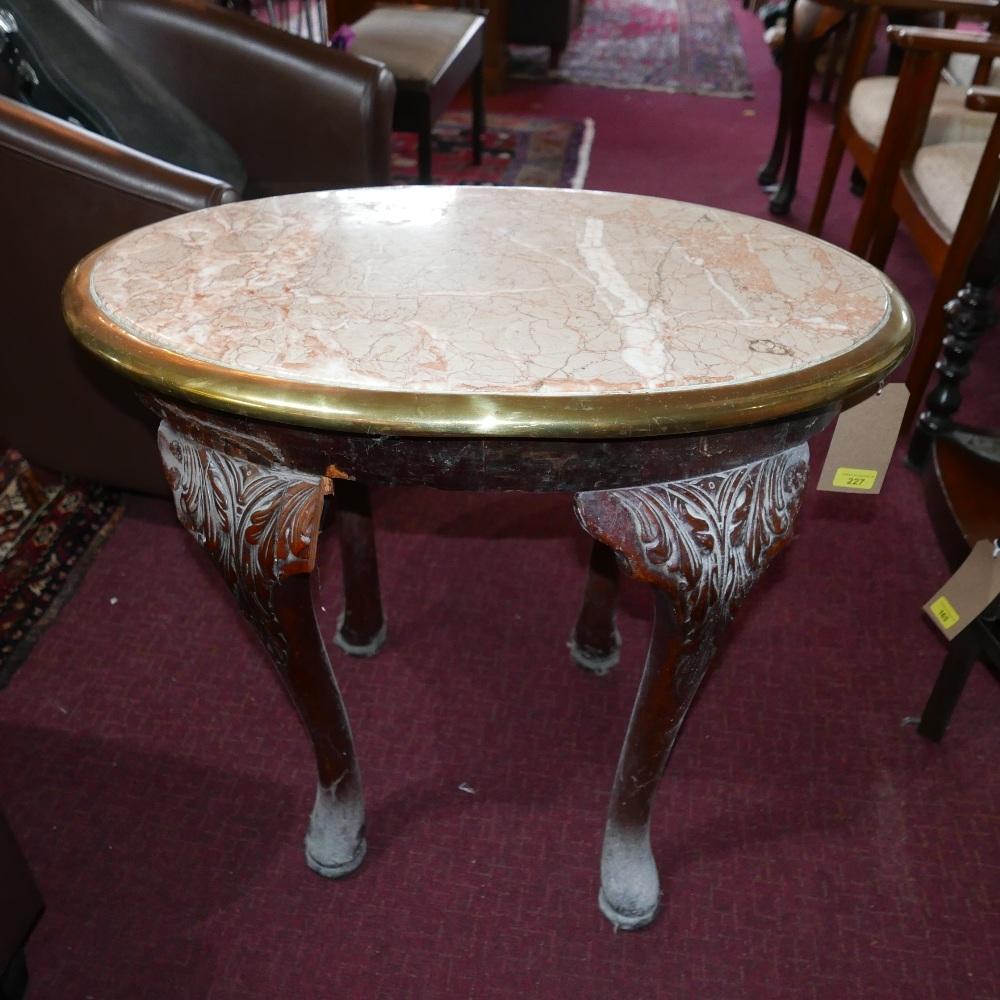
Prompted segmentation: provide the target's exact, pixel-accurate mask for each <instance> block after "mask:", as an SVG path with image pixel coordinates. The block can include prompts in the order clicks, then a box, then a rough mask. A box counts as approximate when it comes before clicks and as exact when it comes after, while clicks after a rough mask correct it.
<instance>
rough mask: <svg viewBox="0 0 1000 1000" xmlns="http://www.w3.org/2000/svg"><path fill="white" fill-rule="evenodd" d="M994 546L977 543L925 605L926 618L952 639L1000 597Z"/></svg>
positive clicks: (998, 559) (998, 558)
mask: <svg viewBox="0 0 1000 1000" xmlns="http://www.w3.org/2000/svg"><path fill="white" fill-rule="evenodd" d="M995 551H996V545H995V544H994V543H993V542H992V541H989V540H986V539H984V540H983V541H981V542H976V544H975V545H974V546H973V549H972V551H971V552H970V553H969V556H968V558H967V559H966V560H965V562H964V563H962V565H961V566H959V567H958V570H957V571H956V572H955V575H954V576H953V577H952V578H951V579H950V580H949V581H948V582H947V583H946V584H945V585H944V586H943V587H942V588H941V589H940V590H938V592H937V593H936V594H935V595H934V596H933V597H932V598H931V599H930V600H929V601H928V602H927V603H926V604H925V605H924V611H925V612H926V613H927V615H928V617H929V618H930V620H931V621H932V622H934V624H935V625H937V627H938V628H939V629H941V631H942V632H943V633H944V635H945V637H946V638H948V639H954V638H955V636H956V635H958V633H959V632H961V631H962V629H964V628H965V627H966V625H969V624H970V623H971V622H974V621H975V620H976V619H977V618H978V617H979V616H980V615H981V614H982V613H983V612H984V611H985V610H986V608H987V607H989V605H990V604H991V603H992V602H993V601H994V600H995V599H996V597H997V595H1000V555H994V552H995Z"/></svg>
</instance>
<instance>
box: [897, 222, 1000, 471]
mask: <svg viewBox="0 0 1000 1000" xmlns="http://www.w3.org/2000/svg"><path fill="white" fill-rule="evenodd" d="M998 284H1000V203H998V204H997V206H996V207H994V209H993V211H992V212H991V214H990V220H989V222H988V223H987V227H986V234H985V235H984V237H983V239H982V242H981V243H980V244H979V246H978V247H977V248H976V251H975V253H973V255H972V259H971V260H970V261H969V269H968V271H967V272H966V283H965V286H964V287H963V288H962V290H961V291H960V292H959V293H958V295H957V296H956V297H955V298H954V299H952V300H951V301H950V302H949V303H948V304H947V305H946V306H945V310H944V311H945V315H946V316H947V320H946V322H947V330H948V334H947V336H946V337H945V339H944V349H943V352H942V356H941V360H940V361H939V362H938V363H937V366H936V367H937V372H938V384H937V386H935V388H934V389H933V390H932V391H931V393H930V395H929V396H928V397H927V405H926V409H924V410H923V411H922V412H921V414H920V419H919V421H918V422H917V426H916V427H915V429H914V432H913V440H912V441H911V442H910V449H909V452H908V453H907V456H906V457H907V461H908V462H909V463H910V464H911V465H912V466H914V467H915V468H917V469H922V468H923V467H924V466H925V465H926V464H927V459H928V457H929V456H930V447H931V442H932V441H933V440H934V438H936V437H939V436H941V435H943V434H948V433H950V432H951V431H952V430H953V429H954V427H955V422H954V419H953V418H954V416H955V413H956V412H957V411H958V408H959V406H960V405H961V403H962V390H961V387H962V382H963V381H964V380H965V378H966V376H967V375H968V374H969V369H970V367H971V365H972V359H973V357H974V356H975V353H976V348H977V345H978V341H979V338H980V337H981V336H982V335H983V334H984V333H985V332H986V331H987V330H989V329H991V328H992V327H993V326H995V325H996V322H997V319H998V314H997V310H996V305H995V291H996V287H997V285H998Z"/></svg>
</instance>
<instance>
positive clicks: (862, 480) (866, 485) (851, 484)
mask: <svg viewBox="0 0 1000 1000" xmlns="http://www.w3.org/2000/svg"><path fill="white" fill-rule="evenodd" d="M876 479H878V470H877V469H847V468H844V467H843V466H841V467H840V468H839V469H837V471H836V472H835V473H834V475H833V485H834V486H845V487H847V488H849V489H852V490H870V489H871V488H872V487H873V486H874V485H875V480H876Z"/></svg>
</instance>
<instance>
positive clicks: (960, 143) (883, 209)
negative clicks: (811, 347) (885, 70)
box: [851, 28, 1000, 422]
mask: <svg viewBox="0 0 1000 1000" xmlns="http://www.w3.org/2000/svg"><path fill="white" fill-rule="evenodd" d="M890 35H891V37H892V40H893V42H894V43H895V44H897V45H899V46H900V47H901V48H902V49H903V50H904V52H905V53H906V54H905V57H904V59H903V66H902V69H901V71H900V77H899V91H898V96H897V98H896V99H895V100H894V101H893V104H892V108H891V111H890V114H889V118H888V121H887V122H886V126H885V134H884V136H883V139H882V142H881V144H880V146H879V148H878V151H877V153H876V155H875V157H874V159H873V162H872V169H871V174H870V178H869V184H868V189H867V190H866V192H865V199H864V202H863V203H862V206H861V212H860V213H859V216H858V221H857V224H856V226H855V230H854V235H853V237H852V240H851V247H852V249H853V250H854V251H855V252H856V253H861V254H863V255H865V256H866V257H867V258H868V260H870V261H871V262H872V263H873V264H875V265H876V266H877V267H884V265H885V262H886V258H887V256H888V253H889V249H890V247H891V245H892V242H893V237H894V236H895V232H896V227H897V225H898V224H899V223H900V222H902V224H903V226H904V227H905V228H906V230H907V231H908V232H909V234H910V235H911V237H912V238H913V241H914V242H915V244H916V246H917V249H918V250H919V251H920V253H921V256H922V257H923V258H924V260H925V261H926V262H927V265H928V267H929V268H930V270H931V272H932V273H933V274H934V276H935V278H936V285H935V290H934V296H933V298H932V300H931V304H930V306H929V308H928V312H927V316H926V318H925V319H924V322H923V326H922V327H921V331H920V336H919V338H918V340H917V346H916V349H915V351H914V354H913V359H912V361H911V364H910V370H909V373H908V375H907V379H906V384H907V386H908V387H909V389H910V405H909V409H908V411H907V413H908V421H907V422H909V419H912V417H913V415H914V414H915V413H916V412H917V410H918V407H919V404H920V401H921V399H922V397H923V394H924V391H925V390H926V388H927V383H928V381H929V379H930V374H931V372H932V370H933V368H934V363H935V360H936V358H937V355H938V351H939V349H940V346H941V340H942V338H943V336H944V306H945V303H946V302H948V301H949V300H950V299H951V298H953V297H954V295H955V293H956V292H957V291H958V288H959V284H960V282H961V280H962V277H963V275H964V274H965V271H966V268H967V267H968V264H969V260H970V258H971V256H972V253H973V251H974V250H975V248H976V247H977V246H978V245H979V243H980V241H981V240H982V238H983V234H984V233H985V231H986V225H987V222H988V220H989V216H990V211H991V209H992V207H993V204H994V202H995V201H996V198H997V190H998V187H1000V119H998V112H1000V89H996V88H990V87H972V88H971V89H969V91H968V95H967V96H966V97H965V99H964V102H963V103H964V109H963V110H964V111H965V113H966V114H967V115H969V116H978V118H979V119H980V120H981V121H982V122H983V134H982V135H981V137H980V138H978V139H968V138H965V137H964V136H963V137H961V138H959V139H958V140H957V141H953V142H939V143H936V144H934V145H928V144H927V143H926V142H923V141H922V140H923V137H924V134H925V131H926V130H927V129H928V128H930V124H931V121H932V113H931V112H930V111H929V109H930V107H931V105H932V101H933V98H934V95H935V91H936V90H937V89H939V86H940V85H939V84H938V78H939V75H940V72H941V67H942V65H943V64H944V62H945V60H946V59H947V58H948V56H949V55H950V54H952V53H955V52H959V53H967V54H972V55H975V56H977V57H979V59H980V64H981V66H983V65H984V64H985V68H986V69H987V71H988V70H990V69H991V66H990V62H991V60H993V59H994V58H997V57H1000V35H985V34H979V33H974V32H966V31H947V30H935V29H928V28H891V29H890ZM984 75H985V74H984Z"/></svg>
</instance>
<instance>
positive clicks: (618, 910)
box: [576, 444, 809, 929]
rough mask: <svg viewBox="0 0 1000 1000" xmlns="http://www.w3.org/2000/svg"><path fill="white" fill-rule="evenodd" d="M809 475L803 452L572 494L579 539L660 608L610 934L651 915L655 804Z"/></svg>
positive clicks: (617, 821)
mask: <svg viewBox="0 0 1000 1000" xmlns="http://www.w3.org/2000/svg"><path fill="white" fill-rule="evenodd" d="M808 465H809V449H808V446H807V445H804V444H803V445H799V446H797V447H795V448H792V449H790V450H788V451H785V452H781V453H780V454H778V455H775V456H773V457H771V458H766V459H763V460H761V461H757V462H752V463H750V464H748V465H743V466H740V467H738V468H735V469H730V470H728V471H725V472H720V473H717V474H714V475H707V476H700V477H697V478H694V479H686V480H681V481H678V482H673V483H664V484H661V485H655V486H640V487H634V488H630V489H617V490H603V491H600V492H590V493H579V494H577V498H576V512H577V517H578V518H579V520H580V523H581V524H582V525H583V527H584V529H585V530H586V531H588V532H589V533H590V534H591V535H593V536H594V537H595V538H597V539H598V540H599V541H601V542H603V543H604V544H605V545H608V546H610V547H611V548H613V549H615V550H616V551H617V552H619V553H620V554H621V556H622V557H623V560H624V564H625V566H626V567H627V569H628V572H629V573H630V575H632V576H633V577H635V578H636V579H639V580H643V581H645V582H647V583H650V584H651V585H652V586H653V588H654V594H655V599H656V613H655V618H654V622H653V634H652V638H651V640H650V644H649V651H648V654H647V657H646V666H645V669H644V671H643V675H642V680H641V682H640V684H639V691H638V694H637V695H636V700H635V707H634V708H633V710H632V718H631V720H630V722H629V726H628V732H627V733H626V736H625V742H624V745H623V747H622V752H621V757H620V759H619V762H618V770H617V772H616V774H615V780H614V785H613V788H612V792H611V803H610V806H609V809H608V821H607V827H606V829H605V834H604V847H603V851H602V857H601V891H600V896H599V904H600V907H601V911H602V912H603V913H604V915H605V916H606V917H607V918H608V919H609V920H610V921H611V922H612V923H613V924H615V926H616V927H620V928H622V929H633V928H638V927H643V926H645V925H646V924H648V923H650V921H652V919H653V918H654V916H655V915H656V911H657V908H658V907H659V899H660V880H659V875H658V874H657V870H656V862H655V861H654V859H653V854H652V850H651V847H650V809H651V806H652V802H653V796H654V794H655V792H656V788H657V785H658V784H659V781H660V778H661V776H662V775H663V771H664V768H665V767H666V764H667V759H668V757H669V756H670V751H671V749H672V748H673V745H674V741H675V740H676V738H677V733H678V731H679V729H680V726H681V723H682V722H683V720H684V716H685V714H686V712H687V710H688V708H689V707H690V705H691V702H692V700H693V699H694V696H695V693H696V691H697V690H698V686H699V684H700V683H701V681H702V678H703V677H704V676H705V673H706V670H707V668H708V665H709V662H710V660H711V658H712V655H713V654H714V652H715V650H716V647H717V645H718V643H719V640H720V638H721V635H722V633H723V631H724V630H725V628H726V626H727V625H728V623H729V621H730V618H731V617H732V615H733V613H734V612H735V610H736V608H737V607H738V605H739V604H740V602H741V601H742V600H743V598H744V597H745V596H746V594H747V593H748V592H749V590H750V588H751V587H752V585H753V584H754V582H755V581H756V579H757V578H758V576H759V575H760V573H761V572H762V571H763V569H764V567H765V566H766V565H767V563H768V562H769V561H770V559H771V558H772V556H773V555H774V554H775V553H776V552H777V551H778V550H779V549H780V548H782V546H783V545H784V544H785V543H786V542H787V541H788V538H789V535H790V531H791V527H792V523H793V521H794V518H795V515H796V513H797V511H798V508H799V503H800V499H801V495H802V489H803V487H804V485H805V481H806V474H807V471H808Z"/></svg>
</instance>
